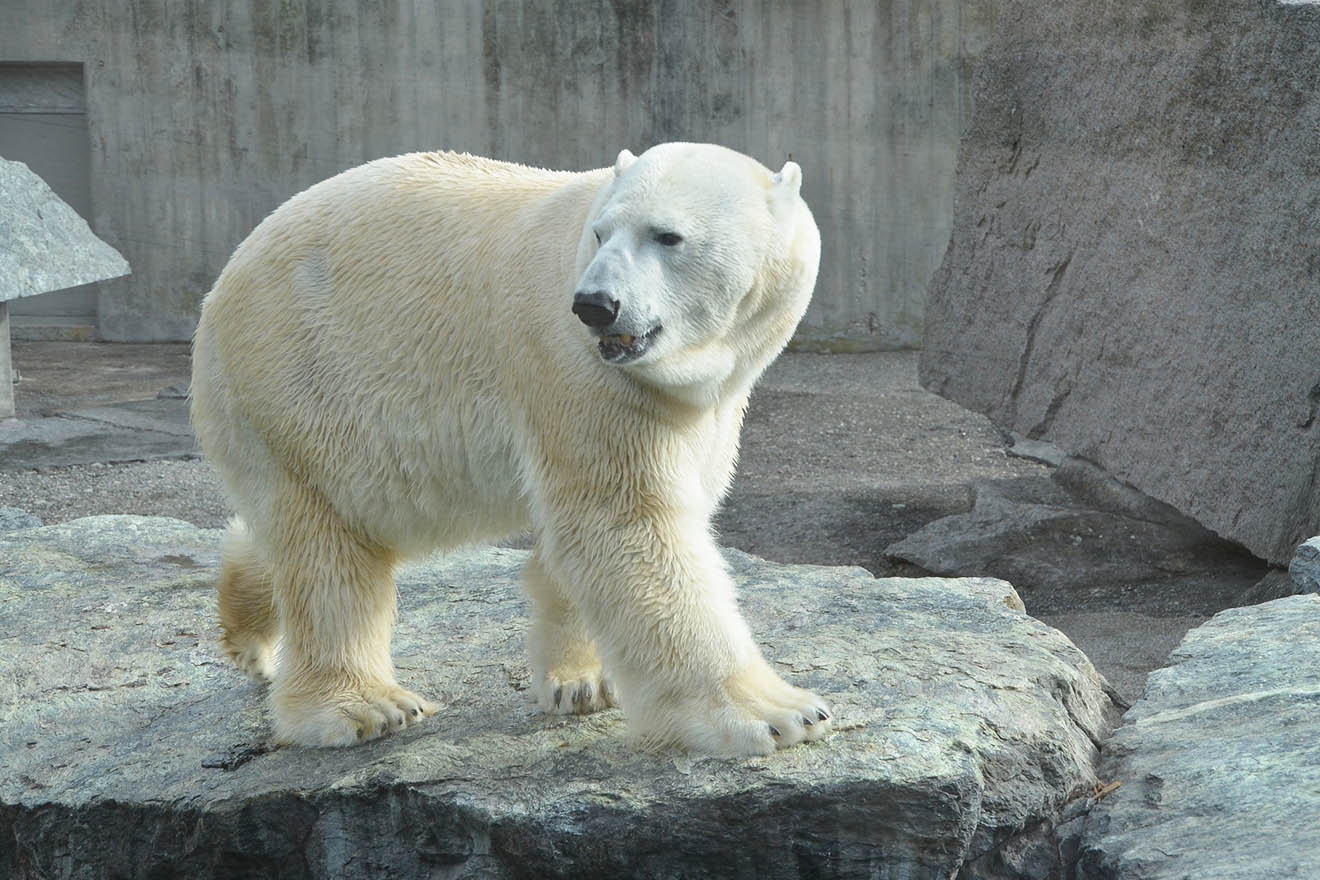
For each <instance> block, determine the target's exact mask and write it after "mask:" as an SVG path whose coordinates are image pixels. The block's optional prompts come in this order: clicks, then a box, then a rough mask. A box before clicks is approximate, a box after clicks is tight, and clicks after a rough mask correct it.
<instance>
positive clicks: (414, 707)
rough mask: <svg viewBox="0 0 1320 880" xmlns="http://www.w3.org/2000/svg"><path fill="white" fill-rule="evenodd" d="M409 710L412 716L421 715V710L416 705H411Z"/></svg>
mask: <svg viewBox="0 0 1320 880" xmlns="http://www.w3.org/2000/svg"><path fill="white" fill-rule="evenodd" d="M409 711H411V712H412V716H413V717H414V718H416V717H417V716H418V715H421V714H422V710H421V709H419V708H417V707H416V706H413V707H412V709H410V710H409Z"/></svg>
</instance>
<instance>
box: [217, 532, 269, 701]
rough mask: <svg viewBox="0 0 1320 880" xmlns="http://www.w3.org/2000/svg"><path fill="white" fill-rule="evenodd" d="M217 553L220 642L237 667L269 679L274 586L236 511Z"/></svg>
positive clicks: (250, 536) (254, 675) (258, 677)
mask: <svg viewBox="0 0 1320 880" xmlns="http://www.w3.org/2000/svg"><path fill="white" fill-rule="evenodd" d="M222 558H223V560H224V561H223V563H222V565H221V568H220V583H219V585H218V587H217V592H218V593H219V605H220V626H221V629H222V634H221V636H220V644H221V645H223V646H224V649H225V651H226V652H228V654H229V656H230V658H231V659H232V660H233V661H234V663H235V665H237V666H238V668H239V669H242V670H243V671H244V672H246V673H247V674H248V675H250V676H252V677H253V678H256V679H259V680H261V681H266V682H269V681H271V680H272V679H273V678H274V677H275V663H274V648H275V642H276V639H277V638H278V637H279V620H278V618H277V617H276V614H275V604H274V589H273V587H272V585H271V580H270V570H269V569H267V568H266V566H265V564H264V563H263V562H262V561H261V559H260V558H259V557H258V555H257V548H256V547H255V546H254V545H253V542H252V533H251V532H249V531H248V528H247V525H246V524H245V523H244V522H243V521H242V520H241V519H239V518H238V517H234V518H233V519H231V520H230V521H229V529H228V531H226V532H225V546H224V550H223V551H222Z"/></svg>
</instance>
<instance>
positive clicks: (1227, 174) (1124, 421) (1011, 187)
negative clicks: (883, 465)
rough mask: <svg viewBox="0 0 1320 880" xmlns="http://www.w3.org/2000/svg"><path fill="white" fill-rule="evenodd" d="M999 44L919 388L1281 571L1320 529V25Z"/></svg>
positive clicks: (1166, 26)
mask: <svg viewBox="0 0 1320 880" xmlns="http://www.w3.org/2000/svg"><path fill="white" fill-rule="evenodd" d="M998 22H999V26H998V29H997V30H996V32H995V35H994V37H993V39H992V41H991V44H990V46H989V48H987V50H986V52H985V53H984V55H983V56H982V60H981V63H980V66H979V68H978V73H977V78H976V95H975V105H976V106H975V114H974V118H973V122H972V124H971V127H970V129H969V130H968V133H967V136H966V138H965V139H964V141H963V145H962V150H961V153H960V158H959V168H958V198H957V204H958V208H957V215H956V220H955V228H954V232H953V236H952V239H951V243H950V246H949V249H948V251H947V253H946V257H945V260H944V263H943V265H942V266H941V268H940V270H939V272H938V273H937V274H936V276H935V279H934V281H933V282H932V288H931V300H930V304H929V309H928V313H927V317H928V320H927V324H926V334H925V339H924V347H923V353H922V367H921V369H922V382H923V384H924V385H925V386H926V387H928V388H930V389H931V390H933V391H936V392H937V393H940V394H943V395H945V396H947V397H950V398H951V399H953V400H955V401H957V402H959V403H962V404H963V405H964V406H967V407H969V408H971V409H974V410H977V411H979V412H983V413H986V414H987V415H989V416H990V417H991V419H992V420H994V421H995V422H997V423H998V424H1000V425H1001V426H1004V427H1007V428H1010V429H1012V430H1015V431H1018V432H1020V433H1022V434H1025V435H1027V436H1028V437H1031V438H1036V439H1045V440H1050V441H1053V442H1054V443H1056V444H1057V445H1059V446H1061V447H1062V448H1064V449H1065V450H1066V451H1068V452H1070V453H1072V454H1076V455H1080V456H1082V457H1084V458H1086V459H1089V460H1090V461H1092V462H1095V463H1096V464H1098V465H1100V466H1101V467H1103V468H1104V469H1105V470H1107V471H1109V472H1110V473H1111V474H1113V475H1114V476H1115V477H1117V478H1118V479H1119V480H1121V481H1123V482H1126V483H1128V484H1130V485H1132V486H1134V487H1136V488H1137V489H1139V490H1141V491H1143V492H1145V493H1146V494H1148V495H1151V496H1153V497H1155V498H1156V499H1158V500H1160V501H1163V502H1166V503H1168V504H1171V505H1173V506H1174V507H1176V508H1177V509H1179V510H1180V511H1182V512H1184V513H1186V514H1188V515H1190V516H1192V517H1194V518H1195V519H1197V520H1198V521H1199V522H1201V523H1202V524H1203V525H1205V526H1207V527H1209V528H1210V529H1212V530H1214V531H1215V532H1218V533H1219V534H1220V535H1222V536H1224V537H1226V538H1229V539H1231V540H1234V541H1238V542H1240V543H1242V544H1244V545H1245V546H1246V547H1247V548H1248V549H1249V550H1251V551H1252V552H1253V553H1255V554H1257V555H1259V556H1261V557H1263V558H1265V559H1267V560H1269V561H1271V562H1275V563H1280V564H1283V563H1286V562H1287V561H1288V559H1289V558H1291V556H1292V552H1293V548H1294V547H1295V546H1296V545H1297V543H1298V542H1299V541H1301V540H1302V539H1304V538H1306V537H1308V536H1310V535H1313V534H1315V533H1316V532H1317V531H1320V480H1317V478H1316V475H1317V473H1320V419H1317V418H1316V412H1317V406H1318V405H1320V384H1317V379H1320V372H1317V365H1316V359H1315V351H1316V345H1315V328H1316V327H1318V326H1320V252H1317V250H1316V242H1317V241H1320V138H1318V137H1317V136H1316V132H1317V131H1320V65H1317V64H1316V58H1317V57H1320V5H1317V4H1297V5H1281V4H1278V3H1271V2H1253V3H1209V4H1201V3H1190V2H1186V3H1184V2H1174V0H1163V2H1157V3H1146V4H1117V5H1110V6H1105V7H1104V8H1103V9H1102V10H1099V11H1097V8H1096V6H1095V4H1092V3H1086V2H1082V0H1068V2H1063V3H1054V4H1046V5H1041V4H1035V3H1025V2H1021V0H1008V2H1006V3H1005V4H1004V5H1003V6H1002V7H1001V9H1000V12H999V14H998Z"/></svg>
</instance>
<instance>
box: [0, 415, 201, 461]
mask: <svg viewBox="0 0 1320 880" xmlns="http://www.w3.org/2000/svg"><path fill="white" fill-rule="evenodd" d="M200 454H201V449H200V447H199V446H198V445H197V441H196V439H195V438H194V437H193V433H192V428H191V426H190V424H189V421H188V401H187V400H186V399H180V398H160V399H156V400H138V401H127V402H124V403H119V404H115V405H114V406H100V407H87V408H85V409H80V410H75V411H72V412H68V413H60V414H59V415H54V416H46V417H44V418H24V419H19V420H15V421H9V422H0V472H2V471H6V470H27V469H33V468H46V467H67V466H70V465H81V464H92V463H95V462H122V461H151V460H154V459H161V458H186V457H190V456H195V455H200Z"/></svg>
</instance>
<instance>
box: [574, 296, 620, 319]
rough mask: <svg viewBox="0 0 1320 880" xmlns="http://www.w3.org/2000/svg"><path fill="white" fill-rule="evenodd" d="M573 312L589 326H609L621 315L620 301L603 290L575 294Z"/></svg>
mask: <svg viewBox="0 0 1320 880" xmlns="http://www.w3.org/2000/svg"><path fill="white" fill-rule="evenodd" d="M573 314H575V315H577V316H578V320H579V321H581V322H582V323H583V324H586V325H587V326H588V327H595V328H597V329H599V328H601V327H608V326H609V325H611V324H613V323H614V319H615V318H617V317H618V316H619V301H618V300H617V299H615V298H614V297H612V296H610V295H609V294H608V293H606V292H605V291H603V290H593V291H591V292H590V293H588V292H586V291H582V290H579V291H578V292H577V293H575V294H573Z"/></svg>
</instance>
